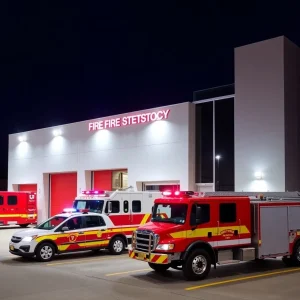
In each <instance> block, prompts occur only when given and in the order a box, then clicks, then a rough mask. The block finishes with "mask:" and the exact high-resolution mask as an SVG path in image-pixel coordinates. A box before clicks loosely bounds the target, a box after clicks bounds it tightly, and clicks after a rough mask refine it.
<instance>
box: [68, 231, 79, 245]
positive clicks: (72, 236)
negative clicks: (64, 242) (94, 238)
mask: <svg viewBox="0 0 300 300" xmlns="http://www.w3.org/2000/svg"><path fill="white" fill-rule="evenodd" d="M77 237H78V233H72V234H70V235H69V242H70V243H75V242H76V240H77Z"/></svg>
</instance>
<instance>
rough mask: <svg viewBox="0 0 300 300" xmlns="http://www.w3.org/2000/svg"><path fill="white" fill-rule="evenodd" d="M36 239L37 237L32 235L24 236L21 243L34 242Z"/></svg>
mask: <svg viewBox="0 0 300 300" xmlns="http://www.w3.org/2000/svg"><path fill="white" fill-rule="evenodd" d="M36 237H37V235H33V236H25V237H24V238H23V239H22V241H23V242H31V241H32V240H34V239H35V238H36Z"/></svg>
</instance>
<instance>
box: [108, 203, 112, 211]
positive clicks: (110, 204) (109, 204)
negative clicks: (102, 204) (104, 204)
mask: <svg viewBox="0 0 300 300" xmlns="http://www.w3.org/2000/svg"><path fill="white" fill-rule="evenodd" d="M108 212H109V213H111V212H112V203H111V201H109V202H108Z"/></svg>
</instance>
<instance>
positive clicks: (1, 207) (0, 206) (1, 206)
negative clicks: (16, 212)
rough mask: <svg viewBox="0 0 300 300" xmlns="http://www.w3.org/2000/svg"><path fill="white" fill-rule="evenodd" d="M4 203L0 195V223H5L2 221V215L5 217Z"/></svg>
mask: <svg viewBox="0 0 300 300" xmlns="http://www.w3.org/2000/svg"><path fill="white" fill-rule="evenodd" d="M5 207H6V205H5V202H4V196H3V195H0V225H5V222H4V219H5V218H4V217H5V213H6V209H5Z"/></svg>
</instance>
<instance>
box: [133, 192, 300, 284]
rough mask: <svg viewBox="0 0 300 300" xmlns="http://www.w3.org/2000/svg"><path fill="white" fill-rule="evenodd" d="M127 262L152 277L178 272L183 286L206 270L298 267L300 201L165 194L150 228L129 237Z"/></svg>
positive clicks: (143, 226) (159, 201)
mask: <svg viewBox="0 0 300 300" xmlns="http://www.w3.org/2000/svg"><path fill="white" fill-rule="evenodd" d="M162 212H163V213H164V216H165V217H164V218H161V213H162ZM129 257H130V258H132V259H137V260H141V261H145V262H148V264H149V266H150V267H151V268H152V269H153V270H155V271H156V272H165V271H166V270H167V269H169V268H173V269H178V270H182V272H183V275H184V277H185V278H186V279H187V280H201V279H204V278H206V277H207V276H208V274H209V272H210V270H211V266H214V268H216V267H217V265H226V264H235V263H239V262H246V261H256V260H263V259H266V258H278V257H281V258H282V260H283V262H284V263H285V264H286V265H287V266H299V265H300V200H299V198H298V199H290V200H284V199H276V200H272V199H268V198H265V197H258V198H257V197H249V196H233V195H232V196H206V195H202V196H199V195H196V194H195V193H193V192H180V191H176V192H174V193H172V192H164V193H163V196H162V197H160V198H158V199H156V200H155V201H154V206H153V213H152V217H151V220H150V222H148V223H146V224H144V225H141V226H140V227H138V229H137V230H135V231H134V232H133V235H132V245H131V247H130V248H129Z"/></svg>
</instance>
